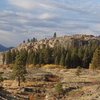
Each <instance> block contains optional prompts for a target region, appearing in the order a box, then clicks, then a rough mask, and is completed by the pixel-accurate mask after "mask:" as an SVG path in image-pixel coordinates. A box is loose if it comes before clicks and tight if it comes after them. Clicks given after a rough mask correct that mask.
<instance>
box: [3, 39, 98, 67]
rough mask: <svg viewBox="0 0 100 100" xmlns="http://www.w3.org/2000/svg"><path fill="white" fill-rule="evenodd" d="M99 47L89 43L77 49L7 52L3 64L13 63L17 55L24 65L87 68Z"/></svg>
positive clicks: (62, 48) (92, 42) (91, 42)
mask: <svg viewBox="0 0 100 100" xmlns="http://www.w3.org/2000/svg"><path fill="white" fill-rule="evenodd" d="M98 46H99V44H98V42H96V41H90V42H89V43H88V44H87V45H84V46H80V47H79V48H78V47H70V48H64V47H63V46H61V45H55V47H54V48H50V47H49V46H48V45H47V46H43V48H42V49H41V48H38V49H37V50H36V51H34V50H33V49H30V50H25V49H22V50H20V51H18V50H14V49H13V50H9V51H8V52H6V53H5V54H3V63H6V64H12V63H15V59H16V56H17V55H21V56H23V62H24V65H30V64H33V65H37V64H38V65H39V66H41V65H44V64H56V65H62V66H64V67H67V68H75V67H77V66H81V67H83V68H88V66H89V64H90V63H91V60H92V57H93V53H94V51H95V49H96V48H97V47H98Z"/></svg>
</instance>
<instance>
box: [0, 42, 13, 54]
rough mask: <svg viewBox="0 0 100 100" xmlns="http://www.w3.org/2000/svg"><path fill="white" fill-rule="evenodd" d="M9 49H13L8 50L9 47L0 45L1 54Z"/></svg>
mask: <svg viewBox="0 0 100 100" xmlns="http://www.w3.org/2000/svg"><path fill="white" fill-rule="evenodd" d="M9 49H12V47H9V48H7V47H5V46H3V45H2V44H0V52H4V51H7V50H9Z"/></svg>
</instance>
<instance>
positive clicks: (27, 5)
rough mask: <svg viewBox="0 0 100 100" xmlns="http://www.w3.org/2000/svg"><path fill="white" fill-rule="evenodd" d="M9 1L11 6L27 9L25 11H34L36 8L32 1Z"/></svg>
mask: <svg viewBox="0 0 100 100" xmlns="http://www.w3.org/2000/svg"><path fill="white" fill-rule="evenodd" d="M8 1H9V3H10V4H12V5H14V6H17V7H21V8H25V9H32V8H34V7H36V4H35V2H33V1H32V0H8Z"/></svg>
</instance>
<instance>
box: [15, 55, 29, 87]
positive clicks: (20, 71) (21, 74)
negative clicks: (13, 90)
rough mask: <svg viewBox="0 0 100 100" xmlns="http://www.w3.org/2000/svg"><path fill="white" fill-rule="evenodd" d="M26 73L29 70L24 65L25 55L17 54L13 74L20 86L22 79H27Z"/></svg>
mask: <svg viewBox="0 0 100 100" xmlns="http://www.w3.org/2000/svg"><path fill="white" fill-rule="evenodd" d="M26 73H27V71H26V67H25V66H24V61H23V56H22V55H21V54H20V55H17V57H16V60H15V65H14V68H13V74H14V77H15V79H17V81H18V86H20V83H21V81H25V74H26Z"/></svg>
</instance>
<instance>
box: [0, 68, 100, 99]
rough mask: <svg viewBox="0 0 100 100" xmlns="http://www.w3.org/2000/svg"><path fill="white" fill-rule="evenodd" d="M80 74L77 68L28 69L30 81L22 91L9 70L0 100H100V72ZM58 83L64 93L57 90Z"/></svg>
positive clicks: (83, 72) (82, 72)
mask: <svg viewBox="0 0 100 100" xmlns="http://www.w3.org/2000/svg"><path fill="white" fill-rule="evenodd" d="M0 71H3V70H0ZM76 72H77V69H62V68H44V67H42V68H28V75H27V77H26V78H27V80H26V82H25V83H23V82H22V83H21V87H20V88H19V87H17V82H16V81H15V80H11V78H9V77H10V75H8V74H11V70H10V69H7V71H5V73H4V77H6V76H7V77H6V80H5V81H4V82H3V89H0V100H28V99H29V98H30V100H40V99H41V100H100V70H97V71H94V72H93V71H91V70H88V69H81V71H80V73H79V74H78V75H77V74H76ZM58 83H60V84H61V85H62V89H63V91H62V93H57V91H56V90H55V86H56V84H58Z"/></svg>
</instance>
